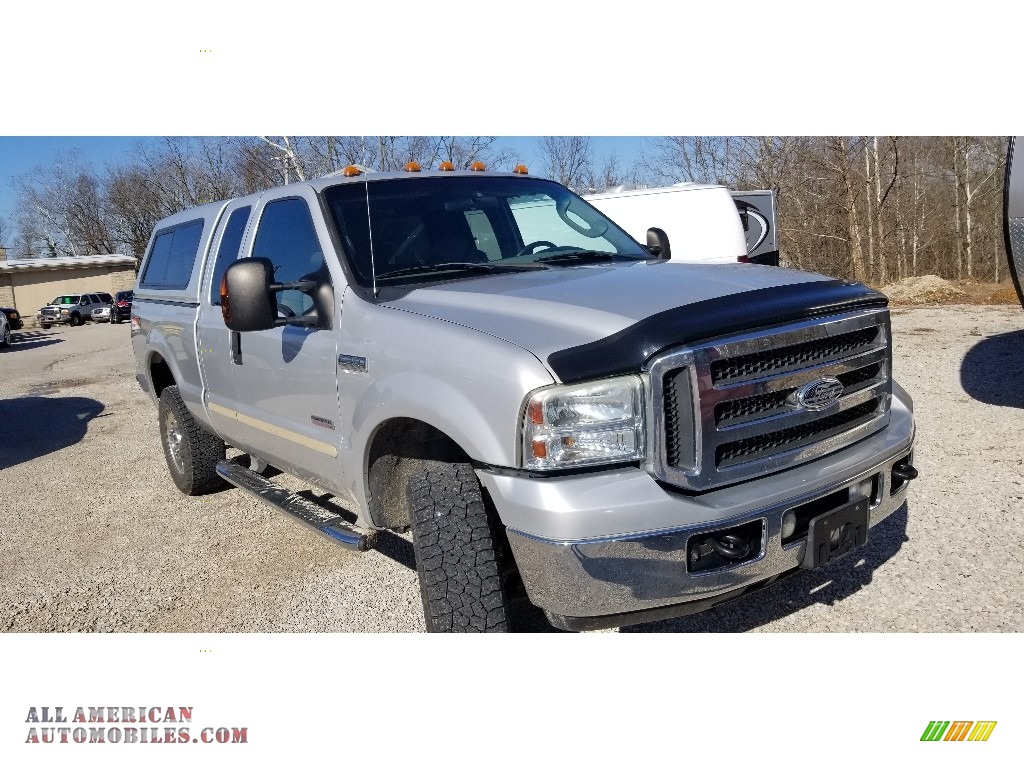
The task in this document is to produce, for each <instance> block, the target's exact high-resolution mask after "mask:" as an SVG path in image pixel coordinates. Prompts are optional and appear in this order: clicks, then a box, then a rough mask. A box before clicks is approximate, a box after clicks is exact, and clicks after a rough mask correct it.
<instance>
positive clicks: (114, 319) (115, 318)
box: [110, 310, 121, 325]
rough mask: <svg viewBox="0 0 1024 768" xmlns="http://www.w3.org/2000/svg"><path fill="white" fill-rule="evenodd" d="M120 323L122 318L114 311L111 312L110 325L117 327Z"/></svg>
mask: <svg viewBox="0 0 1024 768" xmlns="http://www.w3.org/2000/svg"><path fill="white" fill-rule="evenodd" d="M120 322H121V320H120V318H118V316H117V313H116V312H114V311H113V310H111V312H110V324H111V325H117V324H119V323H120Z"/></svg>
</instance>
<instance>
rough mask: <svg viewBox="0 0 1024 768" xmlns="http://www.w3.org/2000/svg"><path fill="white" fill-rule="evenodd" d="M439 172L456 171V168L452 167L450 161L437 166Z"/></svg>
mask: <svg viewBox="0 0 1024 768" xmlns="http://www.w3.org/2000/svg"><path fill="white" fill-rule="evenodd" d="M437 170H439V171H454V170H455V166H454V165H452V164H451V163H450V162H449V161H447V160H445V161H444V162H442V163H441V164H440V165H439V166H437Z"/></svg>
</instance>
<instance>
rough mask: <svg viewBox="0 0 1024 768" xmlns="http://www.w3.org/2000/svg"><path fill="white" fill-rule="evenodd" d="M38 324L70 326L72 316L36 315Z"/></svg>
mask: <svg viewBox="0 0 1024 768" xmlns="http://www.w3.org/2000/svg"><path fill="white" fill-rule="evenodd" d="M36 322H37V323H39V324H40V325H43V324H44V323H45V324H46V325H61V324H63V325H70V324H71V315H41V314H40V315H36Z"/></svg>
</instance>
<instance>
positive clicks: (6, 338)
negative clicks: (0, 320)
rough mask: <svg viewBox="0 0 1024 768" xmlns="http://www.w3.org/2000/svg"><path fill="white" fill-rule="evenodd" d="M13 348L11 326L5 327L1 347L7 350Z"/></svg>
mask: <svg viewBox="0 0 1024 768" xmlns="http://www.w3.org/2000/svg"><path fill="white" fill-rule="evenodd" d="M9 346H11V326H9V325H5V326H4V332H3V335H2V336H0V347H3V348H4V349H6V348H7V347H9Z"/></svg>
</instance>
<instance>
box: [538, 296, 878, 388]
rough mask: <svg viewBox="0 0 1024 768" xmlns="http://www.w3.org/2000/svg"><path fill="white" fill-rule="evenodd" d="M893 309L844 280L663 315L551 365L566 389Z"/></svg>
mask: <svg viewBox="0 0 1024 768" xmlns="http://www.w3.org/2000/svg"><path fill="white" fill-rule="evenodd" d="M888 303H889V300H888V299H887V298H886V296H885V295H884V294H882V293H879V292H878V291H875V290H872V289H871V288H868V287H867V286H866V285H863V284H862V283H850V282H846V281H843V280H828V281H815V282H810V283H794V284H791V285H780V286H777V287H773V288H760V289H758V290H754V291H746V292H743V293H738V294H732V295H729V296H721V297H718V298H715V299H709V300H707V301H700V302H697V303H695V304H689V305H686V306H682V307H676V308H675V309H670V310H667V311H665V312H659V313H657V314H655V315H651V316H650V317H648V318H645V319H644V320H641V321H640V322H638V323H634V324H633V325H631V326H629V327H628V328H624V329H623V330H621V331H619V332H618V333H615V334H613V335H611V336H608V337H607V338H604V339H600V340H598V341H595V342H591V343H590V344H583V345H581V346H578V347H572V348H570V349H563V350H560V351H558V352H554V353H552V354H551V355H550V356H549V357H548V364H549V365H550V366H551V369H552V370H553V371H554V372H555V373H556V374H557V375H558V377H559V379H560V380H561V381H563V382H566V383H569V382H573V381H583V380H586V379H593V378H600V377H603V376H614V375H617V374H622V373H632V372H636V371H639V370H640V368H641V367H642V366H643V364H644V362H645V361H647V359H648V358H650V357H651V356H652V355H654V354H656V353H658V352H660V351H662V350H664V349H667V348H668V347H672V346H677V345H681V344H688V343H692V342H695V341H699V340H703V339H710V338H714V337H716V336H723V335H725V334H729V333H738V332H742V331H753V330H755V329H757V328H763V327H766V326H770V325H777V324H781V323H789V322H796V321H799V320H807V319H810V318H814V317H823V316H825V315H833V314H838V313H841V312H849V311H851V310H856V309H866V308H869V307H885V306H887V305H888Z"/></svg>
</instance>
